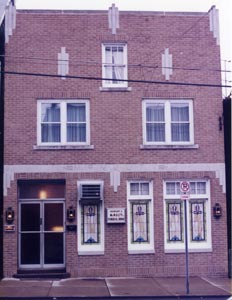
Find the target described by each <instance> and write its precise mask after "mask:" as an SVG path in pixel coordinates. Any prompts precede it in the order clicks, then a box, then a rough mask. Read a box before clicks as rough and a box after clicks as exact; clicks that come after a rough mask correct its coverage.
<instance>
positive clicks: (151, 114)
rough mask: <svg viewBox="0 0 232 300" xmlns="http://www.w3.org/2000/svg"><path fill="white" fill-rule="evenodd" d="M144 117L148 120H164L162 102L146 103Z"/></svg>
mask: <svg viewBox="0 0 232 300" xmlns="http://www.w3.org/2000/svg"><path fill="white" fill-rule="evenodd" d="M146 119H147V121H148V122H152V121H153V122H154V121H155V122H164V104H154V105H148V106H147V109H146Z"/></svg>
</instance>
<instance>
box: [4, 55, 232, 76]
mask: <svg viewBox="0 0 232 300" xmlns="http://www.w3.org/2000/svg"><path fill="white" fill-rule="evenodd" d="M3 56H4V55H0V57H3ZM4 57H5V58H10V59H11V58H12V59H22V60H35V61H36V62H33V64H41V65H42V64H45V65H48V64H49V65H56V64H57V61H58V60H57V59H52V58H39V57H23V56H7V55H5V56H4ZM42 61H44V63H43V62H42ZM49 61H50V62H51V63H49ZM59 61H60V62H68V63H69V65H70V66H73V67H79V66H89V65H100V66H102V65H107V63H101V62H97V61H85V60H73V61H72V62H71V63H70V60H62V59H60V60H59ZM7 63H8V64H11V63H12V64H13V63H14V64H15V61H7ZM20 63H27V62H20ZM28 63H29V62H28ZM30 63H31V62H30ZM109 65H111V64H109ZM127 66H128V67H132V68H140V69H141V68H147V69H172V70H184V71H208V72H220V73H222V72H223V73H232V71H230V70H221V69H207V68H187V67H175V66H173V67H172V68H171V67H159V66H158V65H144V64H127Z"/></svg>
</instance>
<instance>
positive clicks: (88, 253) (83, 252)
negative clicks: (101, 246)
mask: <svg viewBox="0 0 232 300" xmlns="http://www.w3.org/2000/svg"><path fill="white" fill-rule="evenodd" d="M78 255H104V251H79V252H78Z"/></svg>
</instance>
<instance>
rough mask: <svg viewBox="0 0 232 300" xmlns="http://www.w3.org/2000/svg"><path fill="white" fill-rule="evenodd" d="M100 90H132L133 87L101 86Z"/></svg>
mask: <svg viewBox="0 0 232 300" xmlns="http://www.w3.org/2000/svg"><path fill="white" fill-rule="evenodd" d="M99 90H100V92H131V91H132V88H131V87H100V88H99Z"/></svg>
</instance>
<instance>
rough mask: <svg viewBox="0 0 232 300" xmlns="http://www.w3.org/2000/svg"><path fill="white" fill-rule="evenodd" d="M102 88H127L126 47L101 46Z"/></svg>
mask: <svg viewBox="0 0 232 300" xmlns="http://www.w3.org/2000/svg"><path fill="white" fill-rule="evenodd" d="M102 77H103V78H105V79H106V80H103V87H127V82H126V81H121V80H126V79H127V45H126V44H103V45H102Z"/></svg>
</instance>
